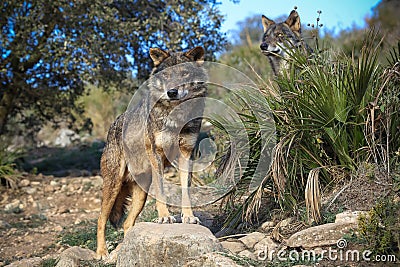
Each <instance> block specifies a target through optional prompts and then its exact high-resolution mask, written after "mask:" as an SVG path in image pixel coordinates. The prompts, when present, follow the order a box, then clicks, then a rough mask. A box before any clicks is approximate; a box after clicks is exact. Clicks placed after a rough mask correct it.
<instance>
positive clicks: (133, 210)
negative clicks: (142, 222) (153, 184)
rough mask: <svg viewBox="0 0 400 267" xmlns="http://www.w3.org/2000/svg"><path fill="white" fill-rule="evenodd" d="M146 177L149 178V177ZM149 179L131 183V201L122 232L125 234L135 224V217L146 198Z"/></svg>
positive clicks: (141, 208)
mask: <svg viewBox="0 0 400 267" xmlns="http://www.w3.org/2000/svg"><path fill="white" fill-rule="evenodd" d="M146 178H150V179H151V177H146ZM150 181H151V180H150ZM150 181H145V182H139V183H137V182H136V181H134V182H132V184H131V192H132V203H131V206H130V209H129V213H128V217H127V218H126V220H125V222H124V234H126V232H127V231H128V230H129V229H130V228H131V227H132V226H133V225H134V224H135V221H136V218H137V217H138V215H139V214H140V212H141V211H142V210H143V207H144V204H145V203H146V199H147V191H148V190H149V184H150Z"/></svg>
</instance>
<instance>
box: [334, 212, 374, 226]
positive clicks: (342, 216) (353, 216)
mask: <svg viewBox="0 0 400 267" xmlns="http://www.w3.org/2000/svg"><path fill="white" fill-rule="evenodd" d="M365 214H368V212H366V211H353V212H352V211H345V212H342V213H339V214H336V219H335V223H355V224H356V223H358V222H357V220H358V218H359V217H360V215H365Z"/></svg>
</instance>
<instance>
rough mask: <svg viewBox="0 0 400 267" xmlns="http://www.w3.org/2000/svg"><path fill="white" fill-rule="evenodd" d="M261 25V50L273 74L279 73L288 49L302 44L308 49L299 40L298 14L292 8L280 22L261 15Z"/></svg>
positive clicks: (303, 44) (305, 45)
mask: <svg viewBox="0 0 400 267" xmlns="http://www.w3.org/2000/svg"><path fill="white" fill-rule="evenodd" d="M262 25H263V28H264V34H263V38H262V42H261V45H260V48H261V52H262V53H263V54H264V55H265V56H267V57H268V59H269V62H270V64H271V67H272V70H273V72H274V74H275V75H278V74H279V72H280V68H281V61H282V60H285V57H286V56H287V53H286V52H287V51H288V50H290V49H293V48H299V47H302V46H304V47H305V48H306V50H309V48H308V46H307V44H305V43H304V42H303V41H302V40H301V25H300V16H299V14H298V13H297V11H295V10H292V12H290V15H289V17H288V18H287V19H286V20H285V21H284V22H281V23H275V22H274V21H273V20H270V19H269V18H267V17H266V16H264V15H262Z"/></svg>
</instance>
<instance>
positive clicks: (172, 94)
mask: <svg viewBox="0 0 400 267" xmlns="http://www.w3.org/2000/svg"><path fill="white" fill-rule="evenodd" d="M167 96H168V97H169V98H172V99H175V98H176V97H177V96H178V89H171V90H168V91H167Z"/></svg>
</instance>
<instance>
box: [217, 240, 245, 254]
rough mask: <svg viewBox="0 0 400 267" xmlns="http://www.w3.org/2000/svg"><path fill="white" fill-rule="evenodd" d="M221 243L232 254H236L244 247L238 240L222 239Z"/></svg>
mask: <svg viewBox="0 0 400 267" xmlns="http://www.w3.org/2000/svg"><path fill="white" fill-rule="evenodd" d="M221 245H222V246H223V247H224V248H225V249H227V250H229V251H230V252H232V253H233V254H237V253H239V252H241V251H243V250H245V249H246V246H245V245H244V244H243V243H242V242H240V241H223V242H221Z"/></svg>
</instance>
